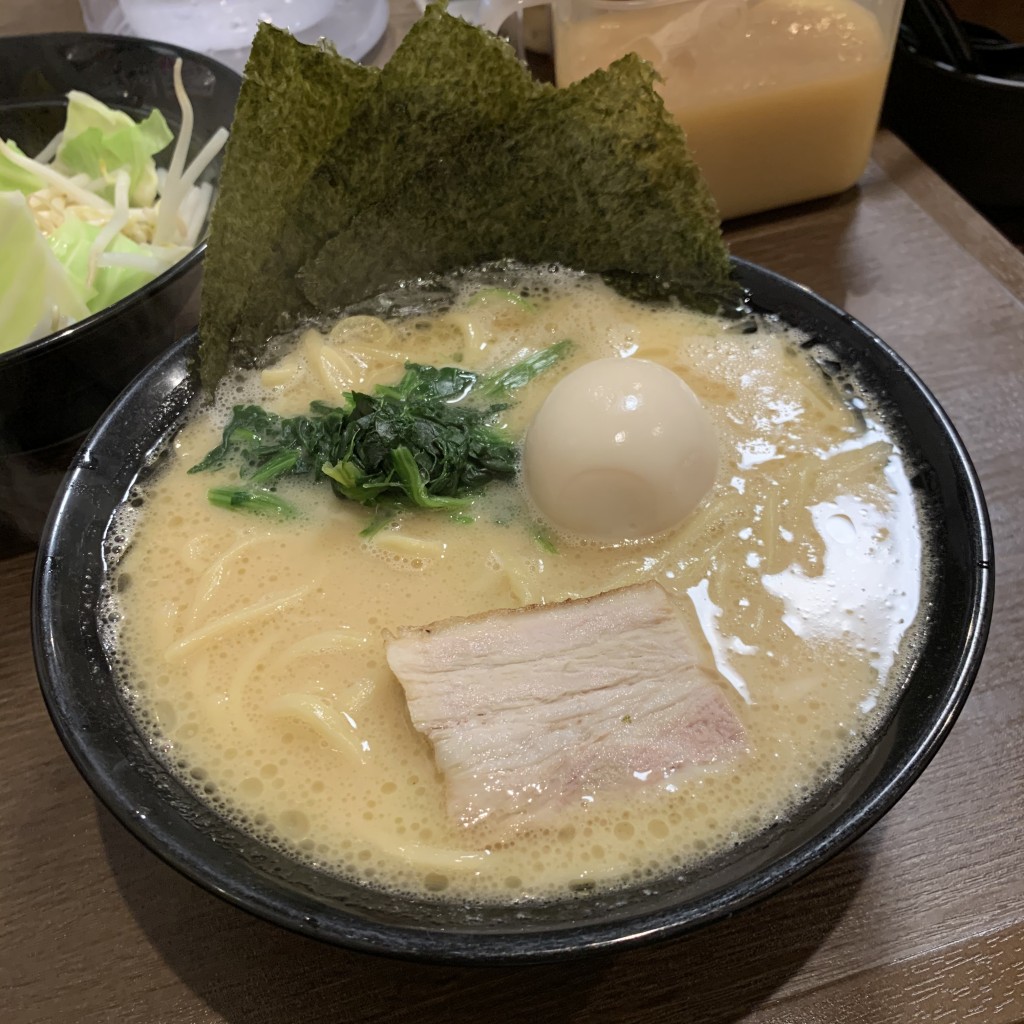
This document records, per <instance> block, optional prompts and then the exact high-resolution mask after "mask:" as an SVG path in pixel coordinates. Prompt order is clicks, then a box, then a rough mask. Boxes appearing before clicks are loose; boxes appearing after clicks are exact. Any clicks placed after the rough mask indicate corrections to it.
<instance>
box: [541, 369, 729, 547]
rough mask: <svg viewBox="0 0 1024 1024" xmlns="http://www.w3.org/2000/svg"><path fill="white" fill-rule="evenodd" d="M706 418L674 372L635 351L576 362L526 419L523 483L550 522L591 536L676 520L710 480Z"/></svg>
mask: <svg viewBox="0 0 1024 1024" xmlns="http://www.w3.org/2000/svg"><path fill="white" fill-rule="evenodd" d="M717 466H718V443H717V439H716V436H715V429H714V425H713V424H712V422H711V418H710V417H709V416H708V414H707V412H706V411H705V410H704V408H703V406H702V405H701V404H700V401H699V399H698V398H697V396H696V395H695V394H694V393H693V391H692V390H691V389H690V387H689V386H688V385H687V384H686V382H685V381H683V380H682V378H680V377H679V376H678V375H677V374H675V373H673V372H672V371H671V370H669V369H667V368H666V367H664V366H661V365H660V364H658V363H652V362H649V361H648V360H645V359H629V358H609V359H596V360H594V361H593V362H590V363H586V364H584V365H583V366H581V367H579V368H578V369H576V370H574V371H573V372H572V373H570V374H568V375H567V376H565V377H563V378H562V380H560V381H559V382H558V383H557V384H556V385H555V386H554V388H552V390H551V392H550V394H549V395H548V397H547V398H546V399H545V400H544V403H543V405H541V407H540V409H539V410H538V411H537V414H536V416H535V417H534V419H533V422H532V423H531V424H530V426H529V428H528V430H527V433H526V440H525V442H524V448H523V462H522V467H523V483H524V485H525V487H526V491H527V493H528V495H529V497H530V499H531V501H532V502H533V504H534V505H535V506H536V509H537V511H538V512H539V513H540V514H541V515H542V516H543V517H544V518H545V519H546V520H547V521H548V522H549V523H550V524H551V525H552V526H554V527H556V528H557V529H559V530H561V531H566V532H568V533H571V534H574V535H577V536H579V537H581V538H585V539H591V540H598V541H611V542H615V541H623V540H639V539H641V538H644V537H652V536H655V535H657V534H660V533H664V532H665V531H666V530H670V529H672V528H673V527H675V526H678V525H679V524H680V523H682V521H683V520H684V519H686V517H687V516H689V515H690V513H691V512H693V510H694V509H695V508H696V507H697V506H698V505H699V504H700V502H701V500H702V499H703V497H704V495H705V494H707V492H708V491H709V490H710V489H711V486H712V484H713V483H714V481H715V473H716V470H717Z"/></svg>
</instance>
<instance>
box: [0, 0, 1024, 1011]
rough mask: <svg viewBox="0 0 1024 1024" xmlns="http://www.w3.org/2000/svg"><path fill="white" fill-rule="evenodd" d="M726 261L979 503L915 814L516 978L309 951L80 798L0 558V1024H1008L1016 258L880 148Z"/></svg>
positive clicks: (22, 563) (509, 972) (917, 166)
mask: <svg viewBox="0 0 1024 1024" xmlns="http://www.w3.org/2000/svg"><path fill="white" fill-rule="evenodd" d="M27 9H28V8H26V10H27ZM36 9H37V10H38V8H36ZM71 14H72V12H71V10H70V8H68V16H69V18H70V17H71ZM51 24H52V22H51ZM5 27H7V28H9V27H10V23H8V25H7V26H5ZM60 27H64V26H60ZM68 27H71V25H69V26H68ZM728 237H729V241H730V243H731V245H732V248H733V250H734V251H735V252H736V253H737V254H738V255H741V256H744V257H747V258H749V259H752V260H754V261H756V262H759V263H763V264H765V265H766V266H768V267H771V268H772V269H774V270H777V271H780V272H781V273H783V274H786V275H789V276H790V277H793V278H795V279H796V280H798V281H800V282H802V283H803V284H806V285H808V286H809V287H811V288H812V289H814V290H815V291H817V292H819V293H820V294H822V295H823V296H825V297H826V298H828V299H830V300H832V301H833V302H835V303H838V304H839V305H842V306H844V307H846V308H847V309H849V310H850V311H851V312H852V313H853V314H854V315H856V316H858V317H859V318H861V319H862V320H864V321H865V322H867V323H868V324H869V325H871V326H872V327H873V328H874V329H876V330H877V331H878V332H879V333H880V334H881V335H882V336H883V337H884V338H886V339H887V340H888V341H889V343H890V344H891V345H892V346H893V347H895V348H896V349H897V350H898V351H899V352H900V353H901V354H902V355H903V356H905V357H906V358H907V359H908V360H909V361H910V363H911V364H912V365H913V366H914V367H915V368H916V369H917V370H918V371H919V372H920V374H921V375H922V376H923V378H924V380H925V381H926V383H927V384H928V385H929V386H930V387H931V388H932V390H933V391H934V392H935V394H936V395H937V397H938V398H939V400H940V401H941V402H942V403H943V405H944V406H945V408H946V409H947V411H948V412H949V413H950V415H951V416H952V418H953V420H954V421H955V422H956V424H957V426H958V428H959V429H960V431H961V433H962V435H963V438H964V440H965V442H966V444H967V446H968V448H969V450H970V452H971V454H972V456H973V458H974V460H975V464H976V466H977V468H978V471H979V473H980V476H981V480H982V483H983V486H984V489H985V492H986V495H987V497H988V502H989V509H990V512H991V517H992V524H993V528H994V532H995V542H996V553H997V560H996V565H997V576H998V591H997V598H996V612H995V620H994V623H993V626H992V633H991V638H990V641H989V645H988V653H987V655H986V658H985V663H984V665H983V667H982V670H981V674H980V676H979V678H978V681H977V684H976V685H975V688H974V691H973V693H972V695H971V697H970V700H969V701H968V704H967V707H966V710H965V711H964V713H963V715H962V716H961V718H960V720H959V721H958V723H957V724H956V726H955V728H954V729H953V732H952V734H951V736H950V738H949V739H948V741H947V742H946V744H945V745H944V747H943V748H942V750H941V751H940V753H939V755H938V756H937V757H936V759H935V760H934V761H933V762H932V764H931V765H930V766H929V768H928V769H927V770H926V771H925V773H924V775H923V776H922V778H921V779H920V781H919V782H918V783H917V784H916V785H915V786H914V787H913V788H912V790H911V791H910V793H909V794H908V795H907V796H906V797H905V798H904V799H903V800H902V801H901V802H900V803H899V804H898V805H897V806H896V808H895V809H894V810H893V811H891V812H890V813H889V814H888V815H887V816H886V818H885V819H884V820H883V821H882V822H881V823H880V824H879V825H878V826H876V827H875V828H874V829H872V830H871V831H870V832H869V833H868V834H867V835H866V836H864V837H863V838H862V839H860V840H859V841H858V842H857V843H855V844H854V845H853V846H852V847H851V848H849V849H848V850H847V851H846V852H844V853H843V854H841V855H840V856H838V857H836V858H835V859H834V860H833V861H831V862H830V863H829V864H827V865H826V866H825V867H823V868H821V869H819V870H818V871H816V872H815V873H814V874H812V875H811V876H809V877H808V878H806V879H804V880H803V881H801V882H799V883H797V884H796V885H794V886H792V887H791V888H790V889H788V890H786V891H785V892H783V893H781V894H779V895H777V896H775V897H773V898H771V899H769V900H768V901H766V902H765V903H763V904H761V905H760V906H758V907H756V908H754V909H752V910H750V911H748V912H746V913H743V914H741V915H740V916H738V917H736V918H734V919H731V920H727V921H725V922H722V923H720V924H717V925H714V926H712V927H710V928H708V929H706V930H704V931H702V932H699V933H698V934H696V935H693V936H692V937H689V938H684V939H681V940H677V941H673V942H669V943H667V944H663V945H660V946H656V947H653V948H648V949H643V950H638V951H633V952H629V953H625V954H621V955H616V956H608V957H604V958H599V959H595V960H592V961H588V962H583V963H578V964H569V965H559V966H550V967H548V966H538V967H531V968H516V969H490V968H488V969H465V968H464V969H446V968H441V967H429V966H417V965H408V964H402V963H395V962H390V961H387V960H383V959H376V958H372V957H368V956H364V955H359V954H355V953H348V952H345V951H341V950H337V949H332V948H327V947H324V946H321V945H319V944H317V943H315V942H312V941H309V940H306V939H302V938H298V937H296V936H294V935H291V934H289V933H286V932H284V931H281V930H279V929H277V928H275V927H273V926H271V925H269V924H264V923H263V922H261V921H258V920H255V919H253V918H250V917H249V916H247V915H246V914H244V913H243V912H241V911H239V910H236V909H234V908H233V907H231V906H228V905H227V904H224V903H222V902H220V901H219V900H218V899H216V898H215V897H213V896H210V895H208V894H207V893H206V892H204V891H202V890H200V889H199V888H197V887H196V886H194V885H193V884H192V883H190V882H188V881H186V880H185V879H183V878H181V877H179V876H178V875H177V874H176V873H175V872H174V871H172V870H171V869H170V868H168V867H166V866H165V865H164V864H163V863H162V862H161V861H160V860H158V859H157V858H156V857H155V856H153V855H152V854H151V853H149V852H148V851H147V850H146V849H144V848H143V847H142V846H141V845H140V844H139V843H138V842H137V841H136V840H135V839H134V838H132V837H131V836H130V835H129V834H128V833H127V832H126V831H125V830H124V829H123V828H122V827H121V826H120V825H119V824H118V823H117V822H116V821H115V820H114V819H113V818H112V817H111V815H110V814H109V813H108V812H107V811H106V810H105V809H104V808H103V807H101V806H100V805H99V804H98V803H97V802H96V801H95V800H94V799H93V798H92V796H91V793H90V791H89V789H88V788H87V787H86V785H85V783H84V782H83V781H82V780H81V779H80V778H79V776H78V774H77V773H76V771H75V769H74V768H73V767H72V765H71V762H70V761H69V760H68V758H67V756H66V755H65V754H64V751H63V749H62V748H61V746H60V743H59V742H58V740H57V738H56V736H55V734H54V732H53V730H52V728H51V727H50V723H49V720H48V718H47V715H46V712H45V710H44V707H43V704H42V700H41V698H40V696H39V691H38V687H37V685H36V678H35V672H34V669H33V664H32V655H31V649H30V640H29V612H28V605H29V588H30V577H31V572H32V558H31V556H28V555H23V556H20V557H17V558H11V559H8V560H6V561H0V621H2V622H3V626H2V630H0V779H2V785H0V907H2V911H0V1020H2V1021H5V1022H8V1024H37V1022H38V1024H43V1022H45V1024H51V1022H63V1021H68V1022H75V1024H92V1022H108V1021H118V1022H119V1024H136V1022H140V1024H141V1022H168V1024H172V1022H173V1024H179V1022H180V1024H184V1022H190V1024H196V1022H212V1021H226V1022H231V1024H242V1022H246V1024H249V1022H251V1024H291V1022H301V1024H315V1022H319V1021H324V1022H327V1021H330V1022H338V1021H346V1022H348V1021H352V1022H369V1021H417V1022H421V1024H430V1022H441V1021H444V1022H471V1021H489V1022H492V1021H505V1020H513V1019H514V1020H519V1019H532V1020H536V1021H545V1022H546V1021H554V1022H561V1021H572V1022H578V1024H583V1022H599V1021H600V1022H613V1021H615V1022H618V1021H636V1022H657V1021H686V1022H694V1024H726V1022H729V1024H734V1022H741V1021H742V1022H750V1024H754V1022H766V1021H772V1022H779V1024H783V1022H784V1024H855V1022H856V1024H889V1022H891V1024H897V1022H898V1024H910V1022H924V1021H936V1022H938V1021H942V1022H950V1024H954V1022H956V1024H960V1022H963V1024H967V1022H973V1021H977V1022H979V1024H982V1022H984V1024H1020V1022H1024V850H1022V846H1024V813H1022V807H1021V804H1022V798H1024V688H1022V685H1021V680H1020V666H1021V658H1020V656H1019V653H1018V645H1019V643H1020V641H1021V639H1022V638H1024V529H1022V528H1021V524H1020V522H1019V518H1020V516H1021V514H1022V513H1024V473H1022V465H1024V257H1022V256H1021V254H1020V253H1019V252H1017V251H1016V250H1015V249H1014V248H1013V247H1012V246H1011V245H1010V244H1009V243H1008V242H1006V240H1005V239H1003V238H1002V237H1001V236H1000V235H998V234H997V233H996V232H995V230H994V229H992V228H991V227H990V226H989V225H987V224H986V223H985V222H984V221H983V220H982V219H981V218H980V217H979V216H978V215H977V214H975V213H974V212H973V211H972V210H971V209H970V208H969V207H967V206H966V205H965V204H964V203H963V202H962V201H961V200H959V199H958V198H957V196H956V195H955V194H954V193H953V192H952V191H950V190H949V189H948V188H947V187H946V186H945V185H944V184H943V183H942V182H941V181H939V180H938V179H937V178H936V177H935V176H934V175H933V174H932V173H931V172H930V171H929V170H928V169H927V168H925V167H924V166H923V165H922V164H921V163H920V161H918V160H917V159H916V158H915V157H914V156H913V155H912V154H911V153H910V152H908V151H907V150H906V148H905V147H903V146H902V144H900V143H899V142H898V141H897V140H896V139H894V138H893V137H892V136H890V135H887V134H884V133H883V134H882V135H880V136H879V138H878V140H877V143H876V146H875V150H874V160H873V162H872V164H871V166H870V168H869V170H868V172H867V173H866V175H865V177H864V179H863V181H862V183H861V185H860V187H859V189H857V190H853V191H851V192H850V193H848V194H846V195H844V196H841V197H839V198H838V199H835V200H830V201H824V202H820V203H815V204H810V205H808V206H805V207H801V208H797V209H792V210H787V211H783V212H780V213H776V214H770V215H765V216H762V217H759V218H754V219H751V220H748V221H746V222H742V223H738V224H736V225H733V226H731V228H730V230H729V231H728Z"/></svg>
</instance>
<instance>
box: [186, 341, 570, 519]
mask: <svg viewBox="0 0 1024 1024" xmlns="http://www.w3.org/2000/svg"><path fill="white" fill-rule="evenodd" d="M570 349H571V342H569V341H560V342H558V343H557V344H555V345H552V346H550V347H549V348H546V349H543V350H542V351H540V352H537V353H535V354H534V355H532V356H529V357H528V358H526V359H524V360H523V361H522V362H520V363H517V364H515V365H514V366H510V367H507V368H506V369H503V370H501V371H499V372H497V373H493V374H488V375H482V374H477V373H474V372H472V371H471V370H466V369H464V368H462V367H457V366H443V367H434V366H424V365H421V364H419V363H406V367H405V374H404V375H403V377H402V378H401V380H399V381H398V382H397V383H395V384H387V385H378V386H377V387H376V388H375V389H374V392H373V394H366V393H363V392H358V391H353V392H349V393H348V394H346V396H345V404H344V405H341V406H332V405H328V404H327V403H326V402H320V401H316V402H312V403H310V408H309V414H308V415H303V416H292V417H282V416H278V415H277V414H275V413H272V412H267V411H266V410H265V409H262V408H261V407H260V406H256V405H236V406H235V407H234V409H233V411H232V417H231V420H230V421H229V423H228V424H227V426H226V427H225V428H224V432H223V435H222V438H221V443H220V444H219V445H218V446H217V447H216V448H214V449H213V450H212V451H211V452H209V454H207V455H206V457H205V458H203V459H202V461H200V462H199V463H197V464H196V465H195V466H193V467H192V468H191V469H190V470H189V472H190V473H200V472H204V471H207V470H214V469H220V468H222V467H224V466H225V465H226V464H227V463H228V462H229V461H234V462H236V463H237V464H238V472H239V476H240V478H241V480H242V481H244V482H245V484H246V485H247V487H244V488H232V487H218V488H213V489H212V490H210V492H209V495H208V497H209V500H210V501H211V502H212V503H213V504H216V505H219V506H221V507H224V508H231V509H236V510H240V511H249V512H257V513H260V514H264V515H277V516H278V517H280V518H289V517H291V516H293V515H295V514H296V512H295V509H294V508H293V507H292V506H291V505H290V504H289V503H288V502H285V501H283V500H282V499H280V498H277V496H276V495H274V493H273V490H272V489H273V487H274V486H275V485H276V484H277V482H278V481H279V480H281V479H283V478H285V477H300V478H305V479H308V480H311V481H318V480H328V481H329V482H330V484H331V487H332V488H333V490H334V493H335V494H336V495H337V496H338V497H339V498H345V499H347V500H349V501H356V502H359V504H361V505H365V506H367V507H370V508H374V509H378V510H381V511H384V512H389V511H397V510H400V509H404V508H422V509H444V510H448V511H452V512H455V511H457V510H459V509H462V508H464V507H465V506H466V505H467V504H469V502H470V500H471V498H472V495H473V494H475V493H477V492H478V491H480V490H481V489H482V488H483V487H484V486H486V485H487V484H488V483H490V482H491V481H492V480H510V479H511V478H512V477H514V476H515V474H516V471H517V469H518V465H519V449H518V446H517V445H516V443H515V441H514V440H513V439H511V438H509V437H508V436H507V435H506V433H505V432H504V431H503V430H501V429H500V428H499V427H497V426H495V425H494V422H493V421H494V419H495V418H496V417H497V415H498V413H500V412H501V411H502V410H504V409H506V408H508V405H509V402H508V397H509V396H510V395H511V393H512V392H514V391H515V390H517V389H519V388H521V387H524V386H526V385H527V384H528V383H529V382H530V381H531V380H533V379H534V378H535V377H536V376H537V375H538V374H540V373H543V372H544V371H545V370H547V369H549V368H550V367H552V366H553V365H555V363H557V362H558V361H559V360H560V359H562V358H563V357H564V356H565V355H566V354H567V353H568V352H569V350H570Z"/></svg>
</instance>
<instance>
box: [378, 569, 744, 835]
mask: <svg viewBox="0 0 1024 1024" xmlns="http://www.w3.org/2000/svg"><path fill="white" fill-rule="evenodd" d="M387 659H388V664H389V665H390V666H391V669H392V671H393V672H394V673H395V675H396V676H397V677H398V679H399V681H400V682H401V684H402V687H403V689H404V690H405V696H406V700H407V702H408V706H409V713H410V716H411V718H412V722H413V724H414V725H415V727H416V728H417V729H418V730H419V731H420V732H422V733H423V734H424V735H425V736H426V737H427V738H428V739H429V741H430V742H431V744H432V745H433V749H434V756H435V760H436V763H437V766H438V768H439V770H440V772H441V773H442V775H443V776H444V779H445V786H446V794H447V801H448V813H449V815H450V816H451V817H452V818H453V819H454V820H456V821H457V822H459V823H461V824H462V825H464V826H467V827H472V828H473V830H474V832H475V833H477V834H479V835H481V836H482V837H484V838H486V839H488V840H492V841H493V840H497V839H501V838H508V837H509V836H511V835H514V834H515V833H516V832H518V831H521V830H523V829H526V828H532V827H540V826H544V825H549V824H552V823H554V822H556V821H557V819H558V816H559V812H560V811H562V810H564V809H565V808H566V807H567V806H570V805H578V804H579V803H580V801H584V800H590V799H592V798H595V797H596V798H600V797H601V796H603V795H605V794H606V793H607V792H609V791H610V790H621V789H623V788H626V787H630V786H637V785H640V784H642V783H644V782H647V781H648V780H650V781H652V782H656V781H660V780H664V778H665V777H666V776H667V775H669V774H670V773H672V772H673V771H675V770H676V769H682V768H685V767H687V766H695V765H710V764H726V763H729V762H730V761H732V760H734V759H735V758H736V757H737V756H738V755H739V753H740V752H741V751H742V750H743V747H744V743H745V732H744V728H743V725H742V723H741V722H740V720H739V718H738V716H737V715H736V712H735V711H734V710H733V708H732V706H731V704H730V703H729V699H728V698H727V697H726V695H725V693H723V692H722V690H721V689H720V687H719V684H718V683H717V682H716V681H715V679H714V678H712V677H711V676H710V675H709V674H708V673H707V672H705V671H704V670H703V669H702V668H701V667H700V666H699V665H698V663H697V657H696V652H695V650H694V645H693V643H692V640H691V638H690V635H689V632H688V630H687V629H686V626H685V625H684V623H683V622H682V621H681V619H680V617H679V614H678V612H677V610H676V609H675V607H674V606H673V603H672V601H671V599H670V598H669V596H668V594H667V593H666V592H665V591H664V590H663V589H662V588H661V587H660V586H659V585H658V584H657V583H644V584H637V585H634V586H629V587H624V588H622V589H619V590H613V591H609V592H608V593H605V594H601V595H599V596H597V597H591V598H586V599H582V600H573V601H566V602H564V603H561V604H553V605H534V606H531V607H527V608H521V609H510V610H500V611H494V612H487V613H484V614H482V615H476V616H472V617H470V618H464V619H448V620H445V621H442V622H437V623H434V624H432V625H429V626H425V627H423V628H420V629H405V630H402V631H401V632H400V635H399V636H398V637H395V638H391V639H389V640H388V643H387Z"/></svg>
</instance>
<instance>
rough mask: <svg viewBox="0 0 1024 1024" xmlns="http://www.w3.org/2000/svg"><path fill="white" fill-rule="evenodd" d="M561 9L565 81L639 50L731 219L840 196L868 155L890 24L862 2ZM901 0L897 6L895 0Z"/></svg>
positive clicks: (558, 59) (616, 3)
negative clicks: (566, 12)
mask: <svg viewBox="0 0 1024 1024" xmlns="http://www.w3.org/2000/svg"><path fill="white" fill-rule="evenodd" d="M589 6H590V8H591V16H589V17H580V10H579V8H578V5H577V7H575V8H574V9H573V11H572V17H569V18H566V17H564V16H563V10H562V8H561V7H560V6H559V5H556V7H555V19H554V40H555V74H556V79H557V81H558V84H559V85H567V84H568V83H570V82H574V81H576V80H577V79H580V78H582V77H584V76H585V75H587V74H589V73H590V72H591V71H594V70H595V69H597V68H601V67H605V66H607V65H608V64H610V63H611V62H612V61H614V60H616V59H617V58H618V57H620V56H621V55H623V54H625V53H628V52H630V51H635V52H636V53H638V54H639V55H640V56H641V57H643V58H645V59H646V60H649V61H651V63H652V64H654V66H655V67H656V68H657V69H658V71H659V73H660V74H661V76H662V79H663V81H662V83H661V84H660V86H659V91H660V92H661V95H662V97H663V98H664V100H665V104H666V106H667V108H668V110H669V111H670V112H671V113H672V114H673V115H674V116H675V117H676V118H677V119H678V120H679V122H680V124H681V125H682V126H683V128H684V130H685V131H686V135H687V138H688V140H689V143H690V146H691V148H692V149H693V152H694V155H695V156H696V159H697V161H698V163H699V164H700V166H701V169H702V170H703V172H704V175H705V177H706V178H707V181H708V184H709V186H710V188H711V191H712V193H713V195H714V197H715V199H716V200H717V202H718V206H719V209H720V211H721V215H722V217H723V219H728V218H730V217H738V216H742V215H744V214H748V213H755V212H757V211H760V210H768V209H773V208H775V207H779V206H784V205H788V204H790V203H796V202H802V201H804V200H808V199H815V198H818V197H820V196H826V195H832V194H834V193H836V192H841V191H842V190H843V189H846V188H849V187H850V186H851V185H853V184H854V183H855V182H856V181H857V179H858V178H859V177H860V175H861V173H862V172H863V170H864V167H865V166H866V164H867V160H868V154H869V151H870V147H871V142H872V139H873V136H874V132H875V128H876V125H877V123H878V115H879V111H880V109H881V105H882V96H883V93H884V90H885V83H886V78H887V75H888V70H889V62H890V59H891V53H892V39H891V36H892V31H891V29H892V28H894V27H895V23H896V21H897V20H898V19H897V18H896V14H898V12H894V13H893V15H892V17H889V18H888V19H887V20H889V21H891V22H892V23H893V24H892V26H890V25H885V26H883V25H882V24H880V22H879V18H878V17H877V16H876V15H875V14H874V13H873V12H872V11H870V10H868V9H867V8H866V7H864V6H861V4H860V3H858V2H856V0H761V2H753V3H750V4H747V3H734V2H732V0H712V2H709V3H706V4H697V5H693V4H685V3H678V2H670V3H663V4H656V5H644V6H639V5H636V4H634V3H632V2H631V0H609V2H605V3H599V4H590V5H589ZM890 6H898V5H890Z"/></svg>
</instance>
